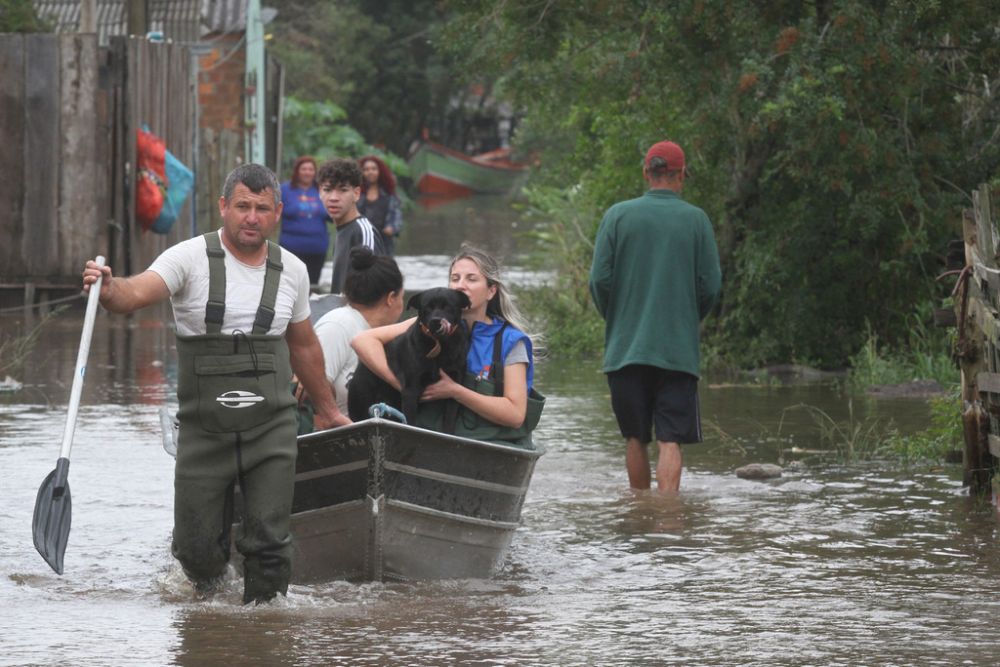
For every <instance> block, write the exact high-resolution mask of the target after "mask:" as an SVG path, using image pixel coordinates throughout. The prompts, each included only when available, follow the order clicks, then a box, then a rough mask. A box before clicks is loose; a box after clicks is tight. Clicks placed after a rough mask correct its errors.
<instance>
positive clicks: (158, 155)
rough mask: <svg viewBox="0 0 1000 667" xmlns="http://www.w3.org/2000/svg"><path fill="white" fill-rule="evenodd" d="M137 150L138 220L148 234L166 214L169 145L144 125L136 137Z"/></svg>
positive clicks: (136, 203)
mask: <svg viewBox="0 0 1000 667" xmlns="http://www.w3.org/2000/svg"><path fill="white" fill-rule="evenodd" d="M135 148H136V153H137V159H136V170H137V171H136V184H135V219H136V221H137V222H138V223H139V224H140V225H142V228H143V229H144V230H145V231H149V229H150V228H151V227H152V226H153V223H154V222H156V219H157V218H158V217H159V215H160V211H161V210H163V198H164V196H166V192H167V172H166V166H165V161H166V152H167V145H166V144H165V143H163V139H160V138H159V137H158V136H156V135H155V134H153V133H152V132H150V131H149V128H148V127H146V126H145V125H143V126H142V129H140V130H138V131H137V133H136V140H135Z"/></svg>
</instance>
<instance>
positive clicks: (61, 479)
mask: <svg viewBox="0 0 1000 667" xmlns="http://www.w3.org/2000/svg"><path fill="white" fill-rule="evenodd" d="M94 261H95V262H96V263H97V265H98V266H104V257H102V256H100V255H98V256H97V258H96V259H95V260H94ZM101 282H103V276H101V277H99V278H98V279H97V282H95V283H94V284H93V285H91V286H90V296H89V297H88V299H87V316H86V317H85V318H84V320H83V335H82V336H81V338H80V351H79V352H78V353H77V355H76V372H75V373H74V374H73V389H72V391H71V392H70V396H69V412H68V413H67V415H66V428H65V429H64V430H63V439H62V449H61V450H60V451H59V459H58V460H57V461H56V469H55V470H53V471H52V472H50V473H49V475H48V477H46V478H45V480H44V481H43V482H42V485H41V486H40V487H39V488H38V496H37V497H36V498H35V516H34V518H33V519H32V522H31V532H32V534H33V536H34V540H35V548H36V549H37V550H38V553H39V554H41V555H42V558H44V559H45V562H46V563H48V564H49V565H50V566H51V567H52V569H53V570H55V571H56V574H62V573H63V555H64V554H65V553H66V541H67V540H68V539H69V525H70V514H71V509H72V504H71V502H70V497H69V480H68V479H67V477H68V476H69V452H70V449H72V447H73V431H74V429H75V428H76V411H77V408H78V407H79V406H80V394H81V392H82V391H83V376H84V374H85V373H86V372H87V357H88V356H89V354H90V338H91V336H92V334H93V333H94V320H95V319H96V317H97V302H98V299H99V298H100V293H101Z"/></svg>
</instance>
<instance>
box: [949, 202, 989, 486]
mask: <svg viewBox="0 0 1000 667" xmlns="http://www.w3.org/2000/svg"><path fill="white" fill-rule="evenodd" d="M992 201H993V196H992V194H991V192H990V190H989V188H988V187H987V186H985V185H984V186H981V187H980V188H979V189H978V190H976V191H975V192H974V193H973V206H972V208H971V209H970V210H967V211H966V212H965V215H964V218H963V236H964V240H965V268H964V269H963V270H962V273H961V277H960V279H959V283H958V285H957V286H956V297H957V298H956V299H955V314H956V317H957V326H958V343H957V354H958V358H959V363H960V366H961V370H962V426H963V431H964V439H965V451H964V457H963V458H964V464H965V480H964V481H965V484H967V485H968V487H969V490H970V493H972V494H984V493H987V492H989V491H990V490H991V480H993V486H996V485H997V480H996V479H995V478H994V475H993V472H994V470H995V468H996V466H997V461H996V459H997V458H1000V268H998V263H997V262H998V243H1000V233H998V231H997V220H996V217H995V214H994V210H993V205H992ZM994 495H995V496H996V495H998V494H997V490H994Z"/></svg>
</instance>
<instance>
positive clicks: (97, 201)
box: [0, 34, 196, 298]
mask: <svg viewBox="0 0 1000 667" xmlns="http://www.w3.org/2000/svg"><path fill="white" fill-rule="evenodd" d="M195 66H196V64H195V62H194V60H193V56H192V55H191V52H190V50H189V49H188V48H187V47H185V46H181V45H177V44H171V43H151V42H148V41H146V40H145V39H141V38H126V37H116V38H113V39H112V44H111V46H110V47H109V48H101V47H99V46H98V44H97V36H96V35H92V34H65V35H52V34H31V35H20V34H4V35H0V173H2V174H3V175H4V180H5V187H4V188H3V189H0V238H3V239H4V241H5V242H4V243H3V244H0V286H3V287H7V288H11V287H18V286H21V285H24V286H25V295H26V298H27V294H28V290H27V286H30V285H34V284H37V285H38V287H39V288H40V289H42V290H44V289H45V288H69V287H71V286H74V285H77V286H78V285H79V276H80V271H81V270H82V267H83V264H84V262H85V261H86V260H87V258H91V257H94V256H95V255H97V254H104V255H106V256H107V257H108V263H109V264H111V266H112V267H113V268H114V269H115V272H116V273H117V274H120V275H121V274H127V273H133V272H135V271H137V270H142V269H145V268H146V267H147V266H148V265H149V263H150V261H151V260H152V259H153V257H155V256H156V255H157V254H158V253H159V252H160V251H162V250H163V249H164V248H166V247H167V246H168V245H171V244H173V243H175V242H176V241H178V240H181V239H183V238H188V237H189V236H190V235H191V228H192V224H191V214H190V203H189V204H188V205H187V206H185V207H184V210H183V211H182V212H181V216H180V217H179V219H178V221H177V222H176V223H175V225H174V227H173V229H172V230H171V232H170V234H167V235H158V234H153V233H150V232H145V231H142V229H141V228H140V227H138V226H137V225H136V223H135V219H134V210H133V209H134V205H133V202H134V196H133V184H134V182H135V164H134V158H133V156H134V155H135V134H136V130H137V129H138V128H139V127H141V126H142V125H143V124H146V125H148V126H149V128H150V129H151V130H152V131H153V132H155V133H156V134H157V135H159V136H160V137H162V138H163V139H164V140H165V142H166V144H167V147H168V148H169V149H170V151H171V152H172V153H174V155H176V156H177V157H178V159H180V160H181V161H182V162H184V163H185V164H188V165H192V163H193V160H192V156H193V151H194V147H193V143H194V142H193V137H194V126H193V118H194V108H195V106H194V105H195V103H196V101H195V98H194V95H195V89H194V86H193V75H192V72H193V68H194V67H195ZM189 202H190V200H189ZM40 295H41V294H40Z"/></svg>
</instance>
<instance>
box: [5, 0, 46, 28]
mask: <svg viewBox="0 0 1000 667" xmlns="http://www.w3.org/2000/svg"><path fill="white" fill-rule="evenodd" d="M51 31H52V26H51V25H50V24H49V22H47V21H44V20H42V19H41V18H39V17H38V13H37V12H36V11H35V6H34V4H32V2H31V0H0V32H51Z"/></svg>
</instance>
